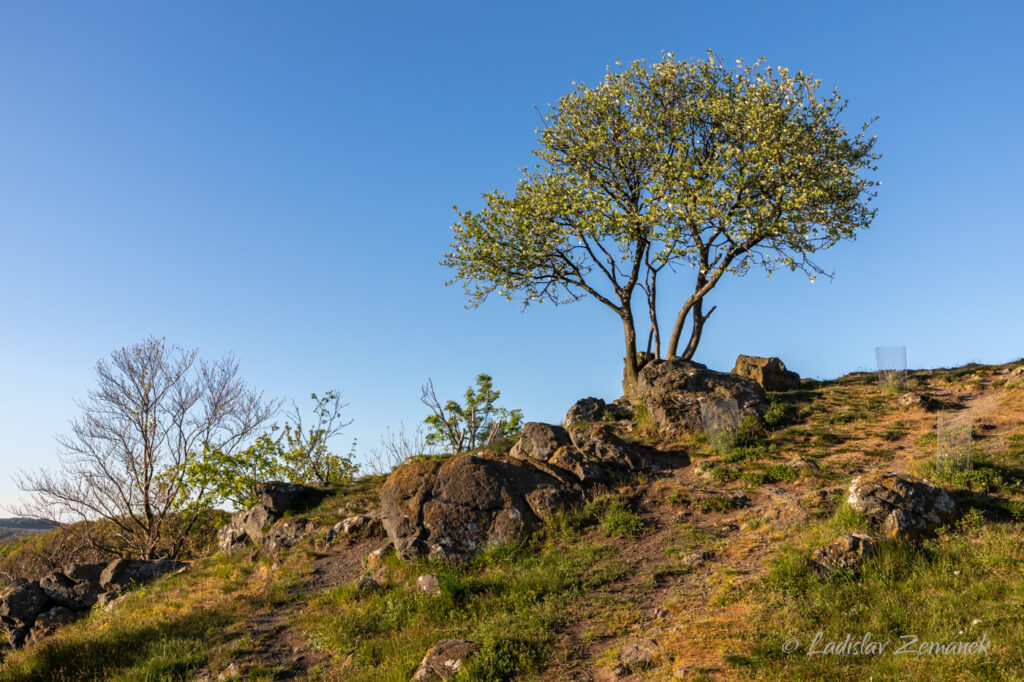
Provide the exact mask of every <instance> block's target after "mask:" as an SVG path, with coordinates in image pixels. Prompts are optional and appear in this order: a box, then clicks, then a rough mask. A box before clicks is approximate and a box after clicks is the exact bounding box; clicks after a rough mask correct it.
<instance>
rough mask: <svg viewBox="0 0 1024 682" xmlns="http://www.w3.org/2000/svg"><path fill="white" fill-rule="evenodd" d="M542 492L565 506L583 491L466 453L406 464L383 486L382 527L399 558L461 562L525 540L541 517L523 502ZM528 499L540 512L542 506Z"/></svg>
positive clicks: (523, 466) (526, 466)
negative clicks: (555, 493) (494, 546)
mask: <svg viewBox="0 0 1024 682" xmlns="http://www.w3.org/2000/svg"><path fill="white" fill-rule="evenodd" d="M555 428H558V427H555ZM542 488H553V489H556V490H557V491H559V492H558V497H559V500H562V501H564V502H569V501H571V500H576V499H579V498H580V496H581V493H582V489H581V488H580V486H579V485H578V484H576V483H566V481H564V480H559V479H558V478H556V477H555V476H552V475H551V474H549V473H547V472H545V471H543V470H542V469H541V468H538V467H537V466H534V465H533V463H531V462H530V461H528V460H516V459H508V458H504V457H500V456H497V455H476V454H465V455H458V456H455V457H451V458H448V459H446V460H436V459H435V460H421V461H413V462H407V463H405V464H403V465H402V466H400V467H398V468H397V469H395V471H394V472H392V474H391V476H389V477H388V480H387V481H386V482H385V483H384V485H383V487H382V488H381V491H380V518H381V523H382V524H383V526H384V529H385V530H386V531H387V534H388V536H389V537H390V539H391V541H392V543H393V544H394V547H395V551H396V552H397V553H398V555H399V556H400V557H402V558H403V559H411V558H413V557H417V556H424V555H425V556H429V557H432V558H449V559H459V558H462V557H465V556H466V555H468V554H469V553H471V552H474V551H476V550H478V549H480V548H482V547H485V546H487V545H491V544H503V543H515V542H520V541H522V540H524V539H526V537H527V536H528V535H529V533H530V532H531V531H532V530H533V529H534V528H535V527H536V525H537V522H538V521H539V518H540V517H539V516H538V514H537V513H536V512H535V511H534V509H533V508H532V507H531V504H530V501H528V500H527V499H526V497H527V495H530V494H531V493H534V492H535V491H538V490H539V489H542ZM531 499H532V500H533V501H534V504H535V505H536V506H537V507H538V511H541V510H542V509H546V508H547V507H546V503H543V504H544V505H545V506H542V503H541V502H538V501H537V499H536V496H534V497H533V498H531ZM542 513H543V512H542Z"/></svg>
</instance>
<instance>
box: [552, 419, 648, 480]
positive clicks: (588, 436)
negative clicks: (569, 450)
mask: <svg viewBox="0 0 1024 682" xmlns="http://www.w3.org/2000/svg"><path fill="white" fill-rule="evenodd" d="M569 437H570V438H571V439H572V444H573V446H575V448H576V450H577V451H579V452H580V454H581V455H582V456H583V459H584V460H585V461H587V462H591V463H598V464H601V465H603V466H605V467H607V468H609V469H614V470H617V471H622V472H628V471H636V470H639V469H642V468H643V466H644V449H643V448H641V447H638V446H635V445H631V444H629V443H627V442H626V441H624V440H622V439H621V438H620V437H619V436H618V435H617V434H616V433H615V430H614V429H612V428H611V427H609V426H607V425H603V424H594V425H590V426H586V425H584V426H574V427H573V428H571V429H569Z"/></svg>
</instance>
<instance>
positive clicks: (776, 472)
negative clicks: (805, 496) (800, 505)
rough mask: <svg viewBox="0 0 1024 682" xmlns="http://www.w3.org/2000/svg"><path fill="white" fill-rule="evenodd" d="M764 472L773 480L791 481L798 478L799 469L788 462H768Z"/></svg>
mask: <svg viewBox="0 0 1024 682" xmlns="http://www.w3.org/2000/svg"><path fill="white" fill-rule="evenodd" d="M764 473H765V474H766V475H767V476H768V477H769V478H770V479H772V480H773V481H786V482H789V483H792V482H793V481H795V480H796V479H798V478H800V470H799V469H797V468H796V467H794V466H790V465H788V464H769V465H768V466H766V467H765V468H764Z"/></svg>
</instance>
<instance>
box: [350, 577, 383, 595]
mask: <svg viewBox="0 0 1024 682" xmlns="http://www.w3.org/2000/svg"><path fill="white" fill-rule="evenodd" d="M354 584H355V586H356V589H357V590H359V591H361V592H372V591H373V590H376V589H379V588H380V583H378V582H377V581H376V580H374V579H373V576H371V575H366V574H365V573H364V574H363V575H361V576H359V577H358V578H356V580H355V583H354Z"/></svg>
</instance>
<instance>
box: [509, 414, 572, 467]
mask: <svg viewBox="0 0 1024 682" xmlns="http://www.w3.org/2000/svg"><path fill="white" fill-rule="evenodd" d="M569 444H570V440H569V434H568V433H566V431H565V429H563V428H562V427H561V426H555V425H554V424H542V423H540V422H526V424H524V425H523V434H522V436H520V438H519V442H518V443H516V444H515V445H513V446H512V450H511V451H510V452H509V453H508V454H509V457H512V458H513V459H536V460H540V461H542V462H546V461H548V460H549V459H550V458H551V456H552V455H553V454H555V451H556V450H558V448H560V447H562V446H564V445H569Z"/></svg>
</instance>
